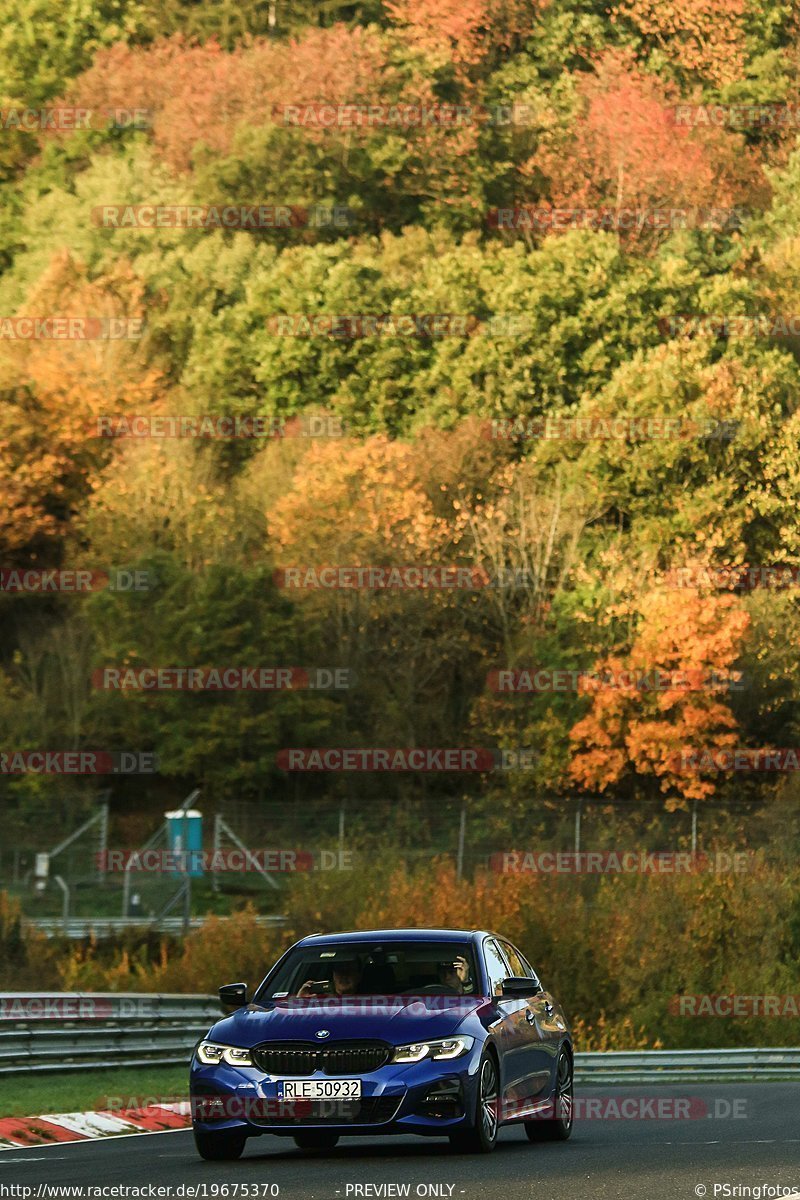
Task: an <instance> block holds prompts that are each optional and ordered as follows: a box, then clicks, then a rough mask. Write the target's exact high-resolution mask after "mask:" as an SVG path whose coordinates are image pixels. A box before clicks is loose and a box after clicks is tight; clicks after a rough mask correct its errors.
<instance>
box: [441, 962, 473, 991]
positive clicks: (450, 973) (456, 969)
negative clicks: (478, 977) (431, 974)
mask: <svg viewBox="0 0 800 1200" xmlns="http://www.w3.org/2000/svg"><path fill="white" fill-rule="evenodd" d="M437 974H438V977H439V983H441V984H444V985H445V987H450V988H452V989H453V991H454V992H458V994H459V996H462V995H463V994H464V993H465V992H470V991H472V980H471V979H470V977H469V963H468V962H467V960H466V959H465V958H464V956H463V955H461V954H458V955H456V957H455V958H454V959H453V961H452V962H441V963H439V965H438V970H437Z"/></svg>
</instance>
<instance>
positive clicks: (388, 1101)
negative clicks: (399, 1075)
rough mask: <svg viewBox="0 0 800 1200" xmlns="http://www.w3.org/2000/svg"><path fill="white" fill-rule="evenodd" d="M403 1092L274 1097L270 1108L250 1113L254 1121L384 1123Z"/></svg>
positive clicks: (310, 1123) (252, 1121)
mask: <svg viewBox="0 0 800 1200" xmlns="http://www.w3.org/2000/svg"><path fill="white" fill-rule="evenodd" d="M401 1100H402V1097H401V1096H363V1097H362V1098H361V1099H360V1100H291V1101H280V1102H277V1103H276V1102H275V1101H272V1102H271V1104H270V1106H269V1111H268V1112H266V1113H264V1112H263V1111H262V1112H259V1113H256V1114H254V1115H253V1116H251V1117H250V1118H249V1119H250V1122H251V1124H253V1125H261V1126H264V1127H265V1128H266V1127H269V1126H275V1125H279V1126H283V1127H286V1126H290V1125H292V1126H293V1125H384V1124H386V1122H387V1121H391V1120H392V1118H393V1117H394V1115H395V1113H396V1112H397V1110H398V1108H399V1107H400V1102H401Z"/></svg>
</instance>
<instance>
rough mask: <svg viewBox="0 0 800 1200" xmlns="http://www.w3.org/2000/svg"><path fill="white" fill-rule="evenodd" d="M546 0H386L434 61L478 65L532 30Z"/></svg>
mask: <svg viewBox="0 0 800 1200" xmlns="http://www.w3.org/2000/svg"><path fill="white" fill-rule="evenodd" d="M546 3H547V0H387V3H386V8H387V11H388V13H389V16H390V17H392V18H393V20H395V21H397V22H398V24H400V25H401V26H402V27H403V28H404V29H405V31H406V33H407V35H408V37H409V39H410V41H411V43H412V45H414V46H415V47H417V48H419V49H420V50H422V51H423V52H424V53H425V54H426V55H428V56H430V58H432V60H433V61H434V62H438V61H441V60H442V59H444V60H447V59H449V60H450V61H452V62H453V63H454V64H455V65H456V66H457V67H467V66H473V65H475V64H477V63H479V62H480V61H481V60H482V59H483V58H484V57H485V55H486V54H487V52H488V51H489V50H490V49H493V48H495V47H498V48H506V47H508V46H509V45H511V44H512V43H513V41H514V40H515V39H516V38H519V37H521V36H523V35H525V34H527V33H529V32H530V31H531V28H532V26H533V24H534V21H535V19H536V15H537V12H538V11H540V10H541V9H542V8H544V7H545V4H546Z"/></svg>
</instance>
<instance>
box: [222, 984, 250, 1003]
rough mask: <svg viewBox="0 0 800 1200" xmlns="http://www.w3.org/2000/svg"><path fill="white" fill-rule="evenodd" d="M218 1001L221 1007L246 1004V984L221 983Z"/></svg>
mask: <svg viewBox="0 0 800 1200" xmlns="http://www.w3.org/2000/svg"><path fill="white" fill-rule="evenodd" d="M219 1002H220V1004H221V1005H222V1007H223V1008H244V1006H245V1005H246V1004H247V984H246V983H223V985H222V987H221V988H220V989H219Z"/></svg>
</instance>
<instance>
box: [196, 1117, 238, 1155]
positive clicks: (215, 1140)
mask: <svg viewBox="0 0 800 1200" xmlns="http://www.w3.org/2000/svg"><path fill="white" fill-rule="evenodd" d="M246 1141H247V1137H246V1136H245V1134H243V1133H239V1132H238V1131H236V1130H233V1131H232V1130H229V1129H224V1130H222V1129H221V1130H220V1131H219V1132H218V1133H210V1132H209V1131H208V1130H206V1129H198V1128H197V1126H196V1125H195V1127H194V1144H195V1146H196V1147H197V1153H198V1154H199V1155H200V1157H201V1158H204V1159H206V1161H207V1162H232V1161H233V1160H234V1159H236V1158H241V1155H242V1151H243V1150H244V1144H245V1142H246Z"/></svg>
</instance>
